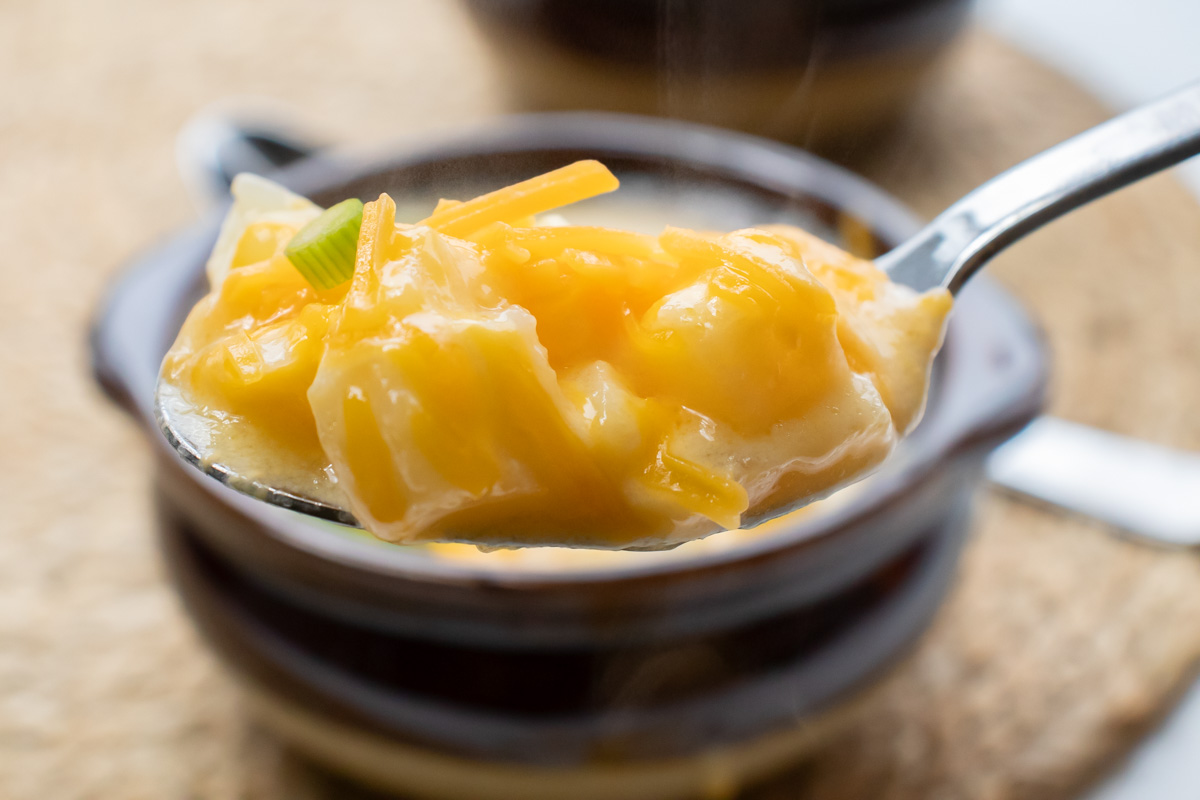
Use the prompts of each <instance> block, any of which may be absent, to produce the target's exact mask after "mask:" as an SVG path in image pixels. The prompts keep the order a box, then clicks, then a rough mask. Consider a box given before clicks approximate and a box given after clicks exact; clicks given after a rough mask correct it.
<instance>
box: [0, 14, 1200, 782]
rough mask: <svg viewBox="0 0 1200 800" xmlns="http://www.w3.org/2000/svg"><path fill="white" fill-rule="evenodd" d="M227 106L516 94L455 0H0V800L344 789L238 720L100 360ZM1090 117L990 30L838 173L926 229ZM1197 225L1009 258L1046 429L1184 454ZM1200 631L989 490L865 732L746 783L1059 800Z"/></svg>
mask: <svg viewBox="0 0 1200 800" xmlns="http://www.w3.org/2000/svg"><path fill="white" fill-rule="evenodd" d="M418 75H419V79H418V78H416V77H414V76H418ZM232 94H242V95H261V96H269V97H274V98H278V99H281V100H283V101H285V102H288V103H291V104H293V105H295V106H298V107H301V108H306V109H309V110H310V112H309V114H308V118H309V120H310V122H311V124H312V125H313V126H314V127H315V128H316V129H317V130H319V131H320V132H321V133H323V134H324V135H325V136H327V137H328V138H329V140H331V141H345V142H363V143H367V142H378V141H380V140H383V139H387V138H389V137H392V136H395V135H396V134H397V133H399V132H405V133H407V132H414V131H419V130H422V129H429V128H433V127H438V126H446V125H454V124H457V123H460V122H464V121H468V120H471V119H475V118H478V117H480V116H484V115H488V114H493V113H496V112H498V111H500V110H502V105H503V100H502V97H501V94H500V92H499V91H498V79H497V78H495V77H493V75H492V71H491V70H490V68H489V66H488V60H487V55H486V53H485V51H484V49H483V48H482V47H481V45H480V43H479V42H478V41H477V40H476V39H475V38H474V34H473V33H472V31H471V28H470V26H469V25H468V24H467V23H466V21H465V20H464V18H463V16H462V13H461V12H460V11H459V9H458V6H457V5H456V4H454V3H450V2H445V1H444V0H425V1H424V2H401V1H400V0H389V1H388V2H383V1H382V0H380V1H377V2H368V1H367V0H361V1H358V0H356V2H348V3H337V4H335V3H317V2H300V1H299V0H287V2H283V1H282V0H259V2H255V3H252V4H243V3H238V2H233V0H214V1H213V2H207V3H202V4H168V3H160V2H155V0H140V1H138V2H121V3H83V2H65V0H63V1H60V0H43V2H38V3H4V4H2V5H0V153H2V154H3V155H0V220H2V222H0V252H3V253H4V256H5V259H6V264H5V267H4V276H5V277H4V282H3V291H0V341H3V342H4V343H5V346H4V347H3V348H2V349H0V442H2V443H3V447H0V470H2V471H0V475H2V476H3V480H2V481H0V505H2V507H3V508H4V510H5V513H4V515H3V517H2V518H0V797H4V798H10V799H11V800H34V799H35V798H36V799H37V800H42V799H43V798H50V797H53V798H64V799H67V800H69V799H70V798H106V799H107V798H111V799H112V800H135V798H153V799H154V800H162V799H163V798H197V799H203V800H209V799H213V800H216V799H218V798H220V799H224V798H230V799H232V798H262V799H263V800H276V799H280V800H282V798H288V800H293V799H297V800H304V799H305V798H334V797H337V798H342V797H347V796H350V795H351V790H349V789H348V788H347V787H346V786H345V785H343V784H341V783H339V782H337V781H335V780H334V779H331V778H327V777H325V776H322V775H321V774H320V773H318V772H316V771H315V770H313V769H312V768H310V767H308V766H306V765H305V764H304V763H303V762H301V761H300V760H299V759H297V758H296V757H294V756H293V755H291V754H290V753H289V752H288V751H287V750H286V749H284V748H283V747H281V746H280V745H279V744H278V742H277V741H275V740H274V739H273V738H271V737H270V736H268V735H266V734H264V733H261V732H260V731H259V730H258V729H257V728H256V727H255V726H254V724H253V723H252V722H250V721H249V720H248V718H247V717H246V715H245V713H244V711H243V710H242V706H241V704H240V702H239V698H238V695H237V693H236V691H235V689H234V687H233V686H232V684H231V682H230V681H229V679H228V678H227V677H226V676H225V675H224V674H223V673H222V671H221V669H220V667H219V666H218V665H217V664H216V663H215V662H214V661H213V659H212V657H211V656H210V655H209V654H208V652H207V651H206V650H205V649H204V647H203V646H202V645H201V643H200V642H199V641H198V640H197V638H196V636H195V634H194V632H193V630H192V628H191V626H190V625H189V623H188V622H187V620H186V619H185V617H184V616H183V614H182V612H181V610H180V608H179V605H178V602H177V600H176V599H175V597H174V596H173V594H172V592H171V591H170V589H169V588H168V586H167V585H166V583H165V581H164V578H163V575H162V571H161V567H160V564H159V560H158V557H157V554H156V552H155V546H154V543H153V534H152V527H151V522H150V509H149V503H148V492H147V484H148V473H149V466H150V465H149V460H148V458H147V455H146V453H145V452H144V450H145V448H144V447H143V445H142V443H141V441H140V434H138V432H137V431H135V430H134V428H133V426H132V425H131V424H129V423H128V422H127V421H125V420H123V419H122V418H121V417H120V416H119V415H117V414H116V413H115V412H114V411H112V409H111V408H109V407H107V406H106V404H105V403H104V401H103V399H102V398H101V397H100V395H99V393H98V391H97V390H96V389H95V388H93V386H92V385H91V382H90V379H89V377H88V375H87V370H86V367H85V363H86V354H85V349H84V330H85V323H86V320H87V318H88V316H89V313H90V311H91V309H92V308H93V307H94V305H95V303H96V302H97V301H98V299H99V297H100V296H101V293H102V290H103V287H104V286H105V284H106V283H107V281H108V280H109V279H110V278H111V277H112V276H113V274H114V273H115V271H116V269H117V268H118V267H119V265H120V264H121V262H122V261H123V260H125V259H127V258H128V257H129V256H130V255H131V254H132V253H134V252H136V251H137V250H138V249H139V248H140V247H142V246H144V245H145V244H146V243H147V242H149V241H152V240H153V239H154V238H155V237H157V236H162V235H165V234H166V233H167V232H169V231H170V230H171V229H173V228H175V227H177V226H179V225H181V224H183V223H185V222H186V221H188V220H189V219H191V218H192V215H193V210H192V209H191V208H190V207H189V204H188V201H187V200H186V197H185V194H184V191H183V187H182V185H181V183H180V181H179V179H178V178H177V177H176V174H175V165H174V158H173V141H174V136H175V133H176V132H177V131H178V130H179V128H180V126H181V125H182V124H183V122H184V121H185V120H186V119H187V117H188V116H189V115H191V114H192V113H193V112H194V111H195V110H196V109H197V108H199V107H201V106H203V105H205V104H207V103H210V102H212V101H215V100H218V99H221V98H224V97H227V96H229V95H232ZM1103 116H1104V111H1103V109H1102V108H1100V107H1099V106H1098V105H1097V104H1096V103H1095V102H1094V101H1092V100H1090V99H1089V98H1088V97H1086V96H1085V95H1084V94H1083V93H1082V92H1080V90H1078V89H1077V88H1075V87H1074V86H1072V85H1071V84H1070V83H1069V82H1068V81H1066V80H1064V79H1063V78H1061V77H1058V76H1057V75H1055V74H1053V73H1051V72H1049V71H1047V70H1046V69H1044V68H1042V67H1040V66H1038V65H1036V64H1033V63H1031V62H1030V61H1029V60H1028V59H1027V58H1025V57H1022V56H1019V55H1017V54H1015V53H1013V52H1011V51H1009V50H1008V49H1006V48H1004V47H1002V46H1000V45H998V44H996V43H994V42H993V41H991V40H989V39H987V38H984V37H982V36H973V37H969V38H968V39H967V40H966V42H965V43H964V44H963V46H962V47H961V48H960V49H959V51H958V52H957V53H956V54H955V55H954V56H953V57H952V58H951V59H950V60H949V61H948V62H947V64H946V65H945V68H944V70H943V73H942V75H941V77H940V79H939V80H938V81H937V82H936V84H935V85H933V86H932V87H931V89H930V91H929V92H928V94H927V96H926V97H925V98H924V100H923V101H922V103H921V105H920V107H919V108H918V109H917V110H916V112H915V113H914V115H913V117H912V119H911V120H910V121H909V122H908V123H907V124H906V125H904V126H903V127H902V128H901V129H900V130H898V131H897V132H896V133H895V134H894V135H893V136H892V137H891V139H890V140H889V141H886V142H881V143H877V146H876V147H875V148H874V149H870V150H868V149H867V148H864V147H862V146H854V147H851V146H848V145H847V146H844V147H843V148H841V149H840V150H838V151H837V152H834V153H833V155H834V156H835V157H837V158H839V159H841V160H844V161H846V162H847V163H849V164H851V165H852V166H853V167H854V168H856V169H858V170H860V171H862V172H864V173H866V174H867V175H869V176H871V177H872V178H874V179H875V180H878V181H879V182H881V183H882V184H883V185H885V186H886V187H887V188H889V189H890V190H892V191H894V192H896V193H897V194H898V195H899V196H900V197H902V198H904V199H905V200H907V201H909V202H910V203H912V204H913V205H914V206H915V207H916V208H917V209H918V210H920V211H922V212H925V213H932V212H934V211H936V210H938V209H940V208H941V207H942V206H943V205H945V204H946V203H947V202H948V201H950V200H952V199H953V198H955V197H956V196H957V195H959V194H960V193H962V192H963V191H965V190H966V189H968V188H970V187H971V186H972V185H974V184H975V183H977V182H978V181H980V180H982V179H984V178H986V177H988V176H989V175H991V174H992V173H994V172H996V171H998V170H999V169H1001V168H1003V167H1005V166H1007V165H1009V164H1012V163H1014V162H1016V161H1018V160H1019V159H1021V158H1023V157H1025V156H1027V155H1030V154H1032V153H1034V152H1035V151H1037V150H1039V149H1041V148H1043V147H1045V146H1046V145H1049V144H1051V143H1053V142H1054V141H1056V140H1058V139H1061V138H1063V137H1065V136H1067V135H1069V134H1071V133H1074V132H1076V131H1078V130H1081V129H1083V128H1085V127H1087V126H1088V125H1091V124H1093V123H1095V122H1097V121H1099V120H1100V119H1101V118H1102V117H1103ZM1198 222H1200V210H1198V209H1197V206H1196V204H1195V202H1194V201H1193V200H1192V199H1191V198H1190V197H1189V196H1187V195H1186V194H1185V192H1184V191H1183V190H1182V189H1181V188H1180V187H1179V186H1178V185H1176V184H1175V183H1174V182H1173V181H1172V180H1170V179H1169V178H1162V179H1155V180H1153V181H1150V182H1147V183H1146V184H1144V185H1142V186H1139V187H1136V188H1134V189H1132V190H1129V191H1128V192H1126V193H1123V194H1121V195H1119V196H1117V197H1114V198H1111V199H1109V200H1106V201H1104V202H1102V203H1098V204H1097V205H1095V206H1094V207H1092V208H1089V209H1087V210H1085V211H1083V212H1080V213H1079V214H1077V215H1076V216H1074V217H1072V218H1070V219H1068V220H1066V221H1064V222H1062V223H1060V224H1058V225H1056V226H1055V227H1053V228H1052V229H1050V230H1047V231H1045V232H1043V233H1039V234H1037V235H1035V236H1034V237H1032V238H1031V239H1030V240H1029V241H1028V242H1026V243H1023V244H1021V245H1020V246H1018V247H1017V248H1014V249H1013V250H1012V251H1011V253H1009V254H1007V255H1005V256H1004V257H1003V258H1002V259H1001V260H1000V261H999V262H998V263H997V264H996V265H995V268H994V269H993V270H992V271H993V272H994V273H995V274H996V275H998V276H1000V278H1001V279H1002V280H1004V282H1005V283H1007V284H1009V285H1010V286H1011V287H1012V288H1013V289H1014V290H1015V291H1016V292H1017V293H1018V294H1019V295H1021V296H1022V297H1023V298H1024V299H1025V300H1026V301H1027V302H1028V303H1029V305H1030V306H1031V307H1032V308H1033V309H1034V310H1035V311H1036V313H1037V314H1038V315H1039V316H1040V317H1041V319H1042V320H1043V321H1044V324H1045V326H1046V328H1047V330H1048V332H1049V339H1050V342H1051V345H1052V347H1053V349H1054V352H1055V356H1056V361H1057V364H1056V370H1055V380H1054V392H1053V397H1054V400H1053V407H1054V410H1055V411H1056V412H1057V413H1060V414H1062V415H1064V416H1067V417H1070V418H1073V419H1076V420H1080V421H1083V422H1088V423H1092V424H1096V425H1100V426H1103V427H1106V428H1109V429H1112V430H1117V431H1120V432H1124V433H1129V434H1135V435H1139V436H1143V437H1145V438H1147V439H1151V440H1155V441H1159V442H1164V443H1168V444H1173V445H1178V446H1185V447H1192V448H1200V417H1198V416H1197V415H1196V414H1194V412H1193V410H1192V405H1193V403H1192V400H1193V399H1194V398H1195V397H1197V396H1200V370H1197V368H1196V367H1197V364H1200V315H1197V314H1196V313H1195V311H1194V308H1193V305H1194V303H1195V301H1196V298H1200V263H1198V261H1200V224H1197V223H1198ZM1198 615H1200V561H1197V560H1196V559H1194V558H1193V557H1190V556H1187V555H1170V554H1165V553H1159V552H1154V551H1151V550H1147V549H1143V548H1139V547H1136V546H1133V545H1130V544H1126V543H1122V542H1120V541H1118V540H1117V539H1114V538H1113V537H1112V536H1111V535H1109V533H1108V532H1107V531H1105V530H1104V529H1103V528H1101V527H1100V526H1098V525H1095V524H1091V523H1089V522H1086V521H1080V520H1075V519H1070V518H1066V517H1063V516H1060V515H1057V514H1055V513H1052V512H1048V511H1045V510H1039V509H1035V508H1032V507H1028V506H1025V505H1022V504H1020V503H1018V502H1015V501H1010V500H1006V499H1003V498H1000V497H996V496H988V497H985V498H984V502H983V504H982V510H981V515H980V520H979V535H978V536H977V539H976V541H975V543H974V544H973V546H972V547H971V549H970V551H969V553H968V555H967V558H966V563H965V566H964V571H963V574H962V579H961V581H960V584H959V586H958V588H957V589H956V591H955V593H954V596H953V598H952V600H951V602H950V603H949V605H948V607H947V608H946V610H945V612H944V613H943V614H942V615H941V617H940V619H939V621H938V623H937V624H936V627H935V629H934V630H933V632H932V633H931V634H930V635H929V636H928V637H927V639H926V640H925V641H924V643H923V644H922V646H921V647H920V648H919V650H918V651H917V652H916V654H915V655H914V657H913V658H912V659H911V661H910V662H908V663H907V664H906V666H905V667H904V668H903V670H902V671H901V672H900V673H899V674H898V675H896V676H895V677H894V678H893V679H892V681H891V683H890V684H889V685H888V687H887V689H886V690H885V691H884V692H883V693H882V694H881V696H880V697H879V698H878V699H877V700H876V701H875V705H874V706H873V707H872V708H871V709H870V713H869V716H868V717H867V718H866V719H865V720H864V721H863V723H862V724H861V725H859V726H858V727H856V728H854V729H853V730H851V731H849V732H848V733H847V734H846V735H845V737H844V738H843V739H842V740H840V741H838V742H836V743H834V744H833V745H831V746H830V747H829V749H828V750H827V751H826V752H824V753H822V754H821V755H820V757H819V758H817V759H816V760H815V761H814V762H813V763H812V764H810V765H808V766H806V767H805V768H804V769H803V770H802V771H799V772H797V773H796V774H793V775H789V776H787V777H786V778H785V779H781V780H779V781H776V782H775V783H774V784H773V785H771V786H769V787H762V788H760V789H759V790H756V791H755V792H754V793H753V794H754V796H757V797H760V798H796V797H804V798H809V797H811V798H820V799H821V800H824V799H825V798H833V799H834V800H840V798H854V799H855V800H860V799H861V798H876V799H879V800H909V799H910V798H911V799H912V800H916V799H917V798H921V800H934V799H937V800H943V799H946V800H948V799H950V798H978V799H979V800H1001V799H1002V798H1017V797H1020V798H1028V799H1031V800H1038V799H1039V798H1063V797H1068V796H1070V795H1071V794H1072V793H1073V792H1075V791H1076V790H1077V789H1078V788H1079V787H1081V786H1082V785H1083V784H1085V783H1086V782H1088V781H1089V780H1091V779H1093V778H1094V777H1095V776H1097V775H1099V774H1100V773H1101V772H1102V771H1104V770H1105V769H1106V768H1108V767H1110V766H1112V765H1113V764H1114V763H1115V762H1116V760H1117V759H1119V758H1120V755H1121V754H1122V753H1123V752H1124V751H1125V750H1126V749H1127V748H1128V747H1129V746H1130V745H1131V744H1132V743H1133V742H1134V741H1135V740H1136V739H1137V738H1138V737H1139V736H1140V735H1141V734H1142V733H1143V732H1144V731H1145V730H1146V729H1147V727H1148V726H1150V725H1151V724H1152V723H1153V722H1154V720H1155V719H1157V718H1158V717H1159V716H1160V714H1161V713H1162V712H1163V711H1164V710H1165V709H1166V708H1167V707H1169V705H1170V702H1171V699H1172V698H1173V697H1174V696H1175V694H1176V693H1177V691H1178V690H1179V689H1180V688H1181V687H1182V686H1183V685H1185V683H1186V681H1187V679H1188V678H1189V677H1190V676H1191V674H1192V671H1193V666H1194V665H1195V663H1196V661H1197V658H1198V657H1200V629H1197V628H1196V626H1195V625H1194V624H1191V623H1193V622H1194V620H1196V619H1197V618H1198Z"/></svg>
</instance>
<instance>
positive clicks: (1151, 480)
mask: <svg viewBox="0 0 1200 800" xmlns="http://www.w3.org/2000/svg"><path fill="white" fill-rule="evenodd" d="M987 476H988V479H989V480H990V481H991V482H992V483H995V484H998V485H1000V486H1002V487H1004V488H1005V489H1008V490H1011V491H1014V492H1017V493H1019V494H1022V495H1025V496H1027V497H1033V498H1035V499H1038V500H1041V501H1043V502H1046V503H1050V504H1053V505H1056V506H1059V507H1061V508H1065V509H1067V510H1069V511H1075V512H1077V513H1080V514H1086V515H1087V516H1089V517H1093V518H1095V519H1098V520H1101V521H1102V522H1107V523H1109V524H1110V525H1113V526H1115V527H1117V528H1120V529H1121V530H1123V531H1125V532H1127V533H1130V534H1133V535H1134V536H1136V537H1138V538H1140V539H1145V540H1149V541H1151V542H1153V543H1156V544H1163V545H1169V546H1175V547H1200V453H1191V452H1186V451H1182V450H1175V449H1173V448H1170V447H1163V446H1161V445H1157V444H1151V443H1150V442H1143V441H1139V440H1137V439H1131V438H1129V437H1126V436H1118V435H1117V434H1115V433H1108V432H1106V431H1101V430H1097V429H1096V428H1089V427H1088V426H1086V425H1078V424H1075V423H1073V422H1066V421H1065V420H1061V419H1055V418H1054V417H1041V418H1040V419H1037V420H1035V421H1034V422H1033V423H1032V424H1031V425H1030V426H1029V427H1028V428H1026V429H1025V430H1024V431H1023V432H1021V433H1020V434H1018V435H1017V436H1016V437H1014V438H1013V439H1012V440H1011V441H1009V442H1008V443H1007V444H1004V445H1002V446H1001V447H1000V449H998V450H997V451H996V452H995V453H993V454H992V456H991V458H990V459H989V460H988V465H987Z"/></svg>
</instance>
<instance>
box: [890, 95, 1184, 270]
mask: <svg viewBox="0 0 1200 800" xmlns="http://www.w3.org/2000/svg"><path fill="white" fill-rule="evenodd" d="M1052 111H1053V110H1052V109H1048V112H1052ZM1198 153H1200V83H1194V84H1192V85H1190V86H1188V87H1187V88H1185V89H1181V90H1179V91H1177V92H1175V93H1174V94H1171V95H1168V96H1167V97H1164V98H1163V99H1161V100H1158V101H1156V102H1153V103H1150V104H1148V105H1145V106H1142V107H1140V108H1137V109H1134V110H1133V111H1130V112H1128V113H1126V114H1122V115H1121V116H1119V117H1116V118H1114V119H1111V120H1109V121H1108V122H1105V123H1103V124H1101V125H1098V126H1096V127H1095V128H1092V129H1091V130H1089V131H1086V132H1084V133H1081V134H1080V135H1078V136H1076V137H1075V138H1073V139H1068V140H1067V141H1065V142H1063V143H1062V144H1059V145H1057V146H1055V147H1052V148H1050V149H1049V150H1046V151H1045V152H1043V153H1040V154H1039V155H1036V156H1034V157H1033V158H1031V159H1029V160H1028V161H1025V162H1023V163H1021V164H1018V165H1017V166H1015V167H1013V168H1012V169H1010V170H1008V171H1007V172H1004V173H1002V174H1000V175H998V176H997V177H995V178H993V179H992V180H990V181H988V182H987V183H985V184H983V185H982V186H980V187H979V188H978V189H976V190H975V191H973V192H971V193H970V194H968V195H967V196H966V197H964V198H962V199H961V200H959V201H958V202H956V203H955V204H954V205H952V206H950V208H948V209H946V210H945V211H944V212H942V214H941V215H939V216H938V217H937V219H935V220H934V221H933V222H931V223H930V224H929V225H928V226H926V227H925V228H924V229H923V230H922V231H921V232H920V233H918V234H917V235H916V236H914V237H913V238H911V239H909V240H908V241H907V242H905V243H904V244H902V245H900V246H899V247H897V248H896V249H895V250H893V251H891V252H890V253H888V254H886V255H884V256H883V257H881V258H880V259H879V260H878V262H877V263H878V264H879V265H880V267H882V268H883V269H884V270H885V271H887V273H888V274H889V275H890V276H891V278H892V279H893V280H895V281H897V282H898V283H903V284H906V285H908V286H911V287H913V288H914V289H918V290H921V291H924V290H926V289H932V288H934V287H937V286H942V287H945V288H947V289H949V290H950V291H951V292H957V291H958V289H959V288H960V287H961V286H962V285H963V284H964V283H965V282H966V281H967V280H968V279H969V278H970V277H971V275H973V274H974V273H975V271H976V270H978V269H979V268H980V267H981V266H983V265H984V264H985V263H986V262H987V261H988V260H989V259H990V258H991V257H992V256H994V255H995V254H996V253H998V252H999V251H1000V250H1002V249H1004V248H1005V247H1007V246H1008V245H1010V244H1012V243H1013V242H1015V241H1016V240H1018V239H1020V238H1021V237H1022V236H1024V235H1025V234H1027V233H1029V232H1030V231H1033V230H1036V229H1037V228H1040V227H1041V226H1043V225H1045V224H1046V223H1048V222H1050V221H1052V220H1054V219H1057V218H1058V217H1060V216H1062V215H1063V214H1066V213H1067V212H1068V211H1071V210H1073V209H1075V208H1078V207H1079V206H1081V205H1083V204H1084V203H1087V202H1089V201H1091V200H1094V199H1096V198H1097V197H1101V196H1103V195H1106V194H1109V193H1110V192H1114V191H1116V190H1117V189H1120V188H1121V187H1123V186H1126V185H1128V184H1130V183H1133V182H1134V181H1137V180H1141V179H1142V178H1145V177H1147V176H1148V175H1152V174H1154V173H1156V172H1159V171H1160V170H1164V169H1166V168H1168V167H1171V166H1174V165H1175V164H1178V163H1179V162H1181V161H1185V160H1186V159H1188V158H1190V157H1191V156H1194V155H1196V154H1198Z"/></svg>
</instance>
